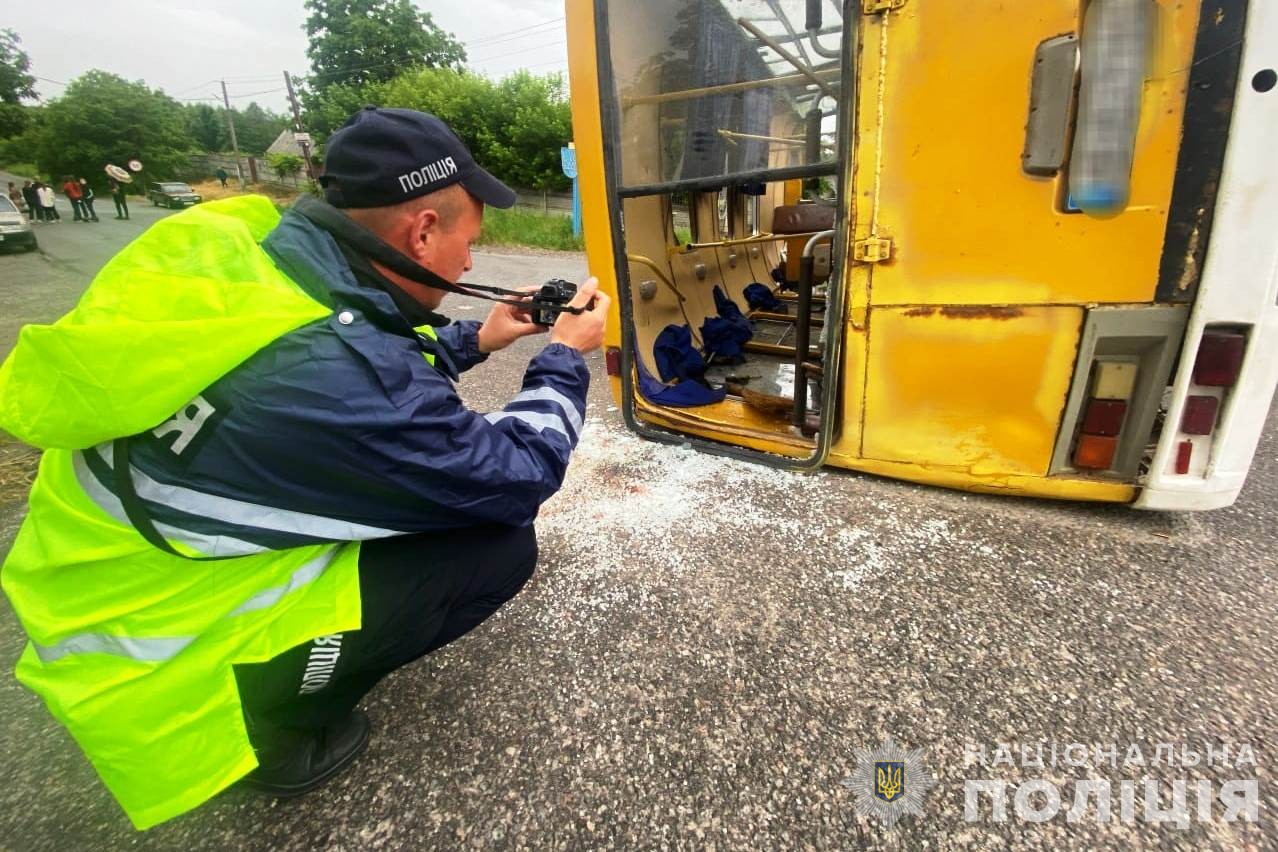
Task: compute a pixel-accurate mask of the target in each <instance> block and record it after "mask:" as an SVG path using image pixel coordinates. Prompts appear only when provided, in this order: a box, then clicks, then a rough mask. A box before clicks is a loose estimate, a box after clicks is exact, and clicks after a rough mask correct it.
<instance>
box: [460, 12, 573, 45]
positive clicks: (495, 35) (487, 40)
mask: <svg viewBox="0 0 1278 852" xmlns="http://www.w3.org/2000/svg"><path fill="white" fill-rule="evenodd" d="M563 20H565V19H564V18H555V19H553V20H550V21H542V22H541V23H540V24H530V25H529V26H526V27H519V28H518V29H513V30H507V31H506V32H504V33H493V34H492V35H487V36H484V37H483V38H477V39H474V40H473V41H469V42H467V44H469V45H476V44H490V43H492V42H495V41H500V40H504V38H503V37H504V36H510V35H515V34H516V33H522V32H527V31H528V30H535V29H538V28H540V27H547V26H550V25H551V24H557V23H559V22H560V21H563Z"/></svg>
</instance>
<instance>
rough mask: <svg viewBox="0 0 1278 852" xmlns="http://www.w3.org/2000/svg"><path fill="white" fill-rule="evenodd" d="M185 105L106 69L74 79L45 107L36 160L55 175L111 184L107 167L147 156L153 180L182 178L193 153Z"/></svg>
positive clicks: (145, 162) (146, 165)
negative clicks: (184, 113)
mask: <svg viewBox="0 0 1278 852" xmlns="http://www.w3.org/2000/svg"><path fill="white" fill-rule="evenodd" d="M183 119H184V115H183V112H182V107H181V106H180V105H179V104H178V103H177V101H174V100H173V99H172V98H170V97H169V96H167V95H165V94H164V93H163V92H160V91H155V90H152V89H149V88H147V86H146V84H145V83H143V82H142V81H140V80H139V81H129V80H125V79H124V78H122V77H117V76H116V75H115V74H108V73H107V72H105V71H97V70H94V71H89V72H87V73H85V74H83V75H81V76H80V77H77V78H76V79H74V80H72V81H71V82H70V84H68V85H67V88H66V92H65V93H64V94H63V95H62V97H60V98H58V99H57V100H55V101H52V102H50V103H49V104H48V105H47V106H46V107H45V108H44V115H43V117H42V122H41V123H42V125H43V127H42V128H41V130H40V134H39V137H38V142H37V145H36V164H37V165H38V166H39V167H40V170H41V171H42V172H44V173H45V174H46V175H49V176H50V177H53V178H55V179H56V178H57V177H59V176H61V175H64V174H74V175H80V176H83V177H86V178H88V179H89V180H90V181H92V182H94V183H95V184H101V183H105V178H104V176H103V172H102V169H103V166H105V165H106V164H107V163H114V164H116V165H120V164H123V163H126V162H128V161H129V160H132V159H137V160H141V161H142V164H143V167H144V168H145V173H144V176H145V178H146V179H147V180H162V179H169V178H173V177H176V176H177V175H179V174H181V172H182V171H183V170H184V169H185V167H186V164H187V161H188V159H189V156H190V150H189V149H190V147H191V137H190V136H188V135H187V132H186V123H185V121H184V120H183Z"/></svg>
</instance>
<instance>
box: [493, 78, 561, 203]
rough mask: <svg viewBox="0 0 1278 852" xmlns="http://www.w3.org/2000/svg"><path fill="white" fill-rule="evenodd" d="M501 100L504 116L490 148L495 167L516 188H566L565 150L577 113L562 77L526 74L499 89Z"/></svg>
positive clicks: (502, 84) (499, 98)
mask: <svg viewBox="0 0 1278 852" xmlns="http://www.w3.org/2000/svg"><path fill="white" fill-rule="evenodd" d="M497 101H498V103H499V104H500V109H501V112H500V113H498V114H499V115H502V116H504V117H505V120H504V121H503V122H501V124H499V125H498V126H497V128H496V130H497V133H496V136H497V139H496V140H495V142H494V143H493V145H492V146H491V147H490V148H489V151H488V156H489V157H490V158H491V159H490V163H491V167H492V168H494V169H497V170H498V171H500V172H501V174H502V175H503V177H504V178H505V179H506V180H507V181H509V182H510V183H513V184H515V185H516V186H526V187H532V188H534V189H564V188H567V187H569V186H571V182H570V181H569V179H568V178H566V177H565V176H564V173H563V167H562V165H561V160H560V151H559V149H560V148H563V147H564V146H566V145H567V144H568V141H569V140H570V139H572V109H571V107H570V105H569V103H568V97H567V93H566V89H565V86H564V80H563V76H562V75H559V74H552V75H549V76H542V77H534V76H533V75H532V74H529V73H528V72H527V71H520V72H518V73H516V74H512V75H510V76H509V77H507V78H505V79H504V80H502V81H501V82H500V83H498V84H497Z"/></svg>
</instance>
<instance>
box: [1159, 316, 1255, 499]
mask: <svg viewBox="0 0 1278 852" xmlns="http://www.w3.org/2000/svg"><path fill="white" fill-rule="evenodd" d="M1246 349H1247V333H1246V329H1245V327H1242V326H1236V325H1230V326H1215V327H1209V328H1207V329H1206V330H1205V331H1204V332H1203V336H1202V338H1201V340H1200V341H1199V343H1198V353H1197V355H1195V357H1194V370H1193V373H1192V374H1191V377H1190V385H1189V394H1188V396H1186V397H1185V404H1184V407H1183V408H1182V410H1181V413H1180V422H1179V423H1178V424H1177V425H1178V426H1179V430H1178V432H1177V443H1176V458H1175V460H1174V462H1173V464H1172V470H1173V471H1175V472H1176V473H1177V474H1178V475H1180V476H1185V475H1189V474H1192V475H1195V476H1204V475H1206V472H1207V466H1208V462H1209V461H1210V458H1211V448H1212V444H1213V443H1214V441H1215V440H1216V428H1217V427H1218V426H1219V425H1220V421H1221V418H1222V416H1223V412H1224V410H1225V406H1226V404H1227V403H1228V401H1229V395H1230V388H1232V387H1233V386H1234V385H1235V384H1237V382H1238V376H1239V374H1241V373H1242V365H1243V356H1244V354H1245V353H1246Z"/></svg>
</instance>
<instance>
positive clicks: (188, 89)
mask: <svg viewBox="0 0 1278 852" xmlns="http://www.w3.org/2000/svg"><path fill="white" fill-rule="evenodd" d="M216 82H217V80H205V81H204V82H203V83H200V84H199V85H196V86H190V87H188V88H185V89H183V90H182V91H180V92H174V93H173V94H172V95H169V97H171V98H175V97H177V96H178V95H185V94H186V93H187V92H194V91H195V90H196V89H203V88H204V87H205V86H207V85H209V84H210V83H216ZM182 100H188V99H187V98H182Z"/></svg>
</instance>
